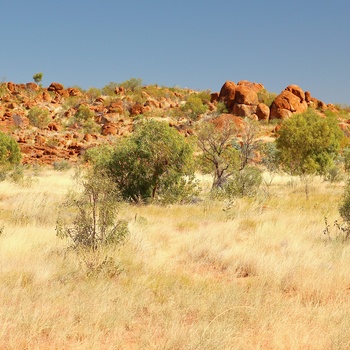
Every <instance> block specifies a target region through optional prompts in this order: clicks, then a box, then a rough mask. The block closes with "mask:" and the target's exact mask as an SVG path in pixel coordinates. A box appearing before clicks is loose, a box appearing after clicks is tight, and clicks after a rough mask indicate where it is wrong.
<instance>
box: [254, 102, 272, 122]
mask: <svg viewBox="0 0 350 350" xmlns="http://www.w3.org/2000/svg"><path fill="white" fill-rule="evenodd" d="M255 113H256V115H257V116H258V119H259V120H269V118H270V108H269V106H267V105H266V104H265V103H259V104H258V105H257V107H256V112H255Z"/></svg>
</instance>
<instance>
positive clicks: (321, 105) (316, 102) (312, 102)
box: [309, 97, 327, 111]
mask: <svg viewBox="0 0 350 350" xmlns="http://www.w3.org/2000/svg"><path fill="white" fill-rule="evenodd" d="M309 104H310V106H312V107H314V108H317V109H320V110H322V111H326V110H327V105H326V104H325V103H324V102H322V101H320V100H318V99H317V98H315V97H311V100H310V102H309Z"/></svg>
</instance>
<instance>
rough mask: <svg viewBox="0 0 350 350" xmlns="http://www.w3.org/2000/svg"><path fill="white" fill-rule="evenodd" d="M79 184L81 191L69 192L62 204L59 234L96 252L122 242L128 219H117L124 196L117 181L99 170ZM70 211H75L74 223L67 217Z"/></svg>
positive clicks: (75, 247)
mask: <svg viewBox="0 0 350 350" xmlns="http://www.w3.org/2000/svg"><path fill="white" fill-rule="evenodd" d="M80 185H81V187H82V193H76V192H73V193H70V195H69V196H68V198H67V200H66V201H65V202H64V203H63V205H62V208H61V214H60V217H59V219H58V220H57V225H56V232H57V236H58V237H60V238H65V239H68V240H69V241H70V243H71V246H72V247H73V248H74V249H76V250H80V249H83V250H85V249H87V250H91V251H96V250H98V249H99V248H102V247H104V246H106V245H111V244H113V245H117V244H120V243H122V242H123V241H124V240H125V238H126V236H127V234H128V227H127V223H126V222H125V221H121V220H117V216H118V213H119V210H120V207H121V201H120V198H121V197H120V193H119V191H118V189H117V187H116V184H115V182H113V181H112V180H111V179H110V178H109V177H107V176H105V175H104V173H103V172H100V171H99V172H90V173H89V174H88V175H87V176H85V177H83V179H82V180H81V182H80ZM67 211H73V212H75V217H74V220H73V222H72V223H69V222H68V223H67V220H65V219H64V214H67Z"/></svg>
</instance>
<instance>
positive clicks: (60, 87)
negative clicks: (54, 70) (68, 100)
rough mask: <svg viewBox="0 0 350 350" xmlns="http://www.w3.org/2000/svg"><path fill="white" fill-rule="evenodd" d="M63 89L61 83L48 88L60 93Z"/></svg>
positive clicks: (52, 84)
mask: <svg viewBox="0 0 350 350" xmlns="http://www.w3.org/2000/svg"><path fill="white" fill-rule="evenodd" d="M63 89H64V86H63V85H62V84H60V83H51V84H50V86H49V87H48V88H47V90H48V91H60V90H63Z"/></svg>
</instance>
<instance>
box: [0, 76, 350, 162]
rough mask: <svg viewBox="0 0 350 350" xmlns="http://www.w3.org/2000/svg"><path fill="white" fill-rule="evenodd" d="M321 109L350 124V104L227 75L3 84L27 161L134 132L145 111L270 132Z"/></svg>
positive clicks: (2, 96) (181, 126)
mask: <svg viewBox="0 0 350 350" xmlns="http://www.w3.org/2000/svg"><path fill="white" fill-rule="evenodd" d="M308 107H313V108H316V109H317V110H318V111H319V113H320V115H322V114H324V113H326V112H327V111H328V112H331V113H335V114H337V115H338V118H339V123H340V125H341V127H342V129H343V130H347V123H346V121H347V119H348V118H349V111H348V110H346V109H345V110H344V109H340V108H339V107H338V108H337V107H336V106H334V105H331V104H328V105H326V104H325V103H323V102H322V101H320V100H318V99H316V98H314V97H312V95H311V93H310V92H304V91H303V90H302V89H301V88H300V87H298V86H297V85H290V86H288V87H287V88H286V89H285V90H284V91H282V92H281V93H280V94H278V95H277V94H274V93H270V92H268V91H266V89H265V88H264V86H263V85H262V84H258V83H252V82H248V81H240V82H238V83H237V84H236V83H234V82H231V81H227V82H225V83H224V85H223V86H222V88H221V91H220V92H214V93H210V92H209V91H193V90H189V89H182V88H168V87H159V86H157V85H150V86H142V85H141V83H140V81H138V80H137V79H131V80H129V81H127V82H124V83H121V84H114V83H110V84H108V85H106V86H105V87H104V88H103V89H96V88H90V89H89V90H86V91H84V90H82V89H80V88H77V87H69V88H65V87H64V86H63V85H62V84H60V83H56V82H54V83H52V84H50V86H48V87H45V88H44V87H41V86H39V85H37V84H35V83H32V82H31V83H27V84H14V83H12V82H7V83H2V84H1V85H0V130H2V131H5V132H6V133H9V134H11V135H12V136H13V137H14V138H15V140H16V141H17V142H18V143H19V145H20V148H21V152H22V154H23V164H52V163H54V162H57V161H61V160H68V161H70V162H76V161H77V160H78V159H79V157H80V156H81V155H82V154H83V153H84V152H85V150H86V149H88V148H90V147H94V146H96V145H98V144H101V143H104V142H113V140H115V139H116V138H118V137H122V136H124V135H128V134H130V133H131V132H132V131H133V126H134V124H135V123H136V122H137V121H139V120H140V119H142V118H156V119H163V120H166V121H167V122H168V123H169V124H170V125H172V126H174V127H176V128H177V129H178V130H179V131H180V132H181V133H183V134H184V135H191V134H193V126H194V124H195V123H198V122H201V121H202V120H210V119H216V118H219V120H222V119H225V118H231V119H232V117H233V116H235V118H236V119H234V120H236V122H239V120H238V119H237V117H238V118H243V117H249V118H253V119H256V120H260V121H262V123H261V125H262V126H263V130H264V134H265V136H267V137H270V136H273V134H271V132H272V131H273V129H274V127H275V125H276V120H277V123H278V121H279V120H283V119H286V118H289V117H290V116H291V115H292V114H293V113H301V112H304V111H306V109H307V108H308Z"/></svg>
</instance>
